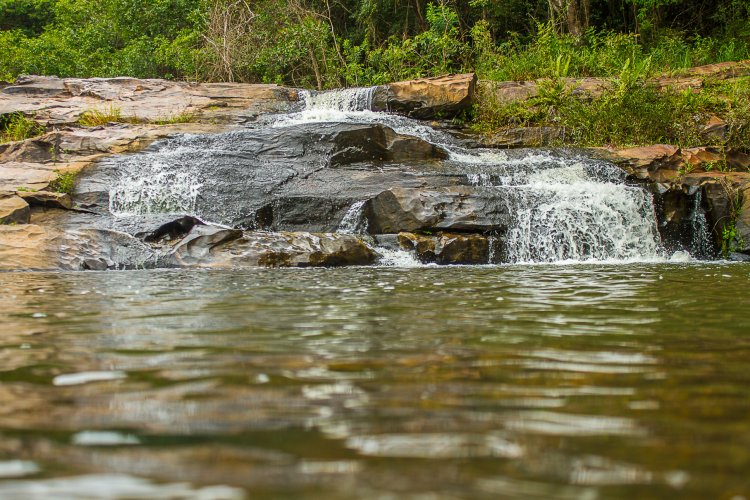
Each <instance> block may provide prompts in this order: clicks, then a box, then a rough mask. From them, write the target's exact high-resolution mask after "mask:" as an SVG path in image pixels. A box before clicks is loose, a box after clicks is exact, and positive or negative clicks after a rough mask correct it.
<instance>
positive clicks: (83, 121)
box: [78, 104, 140, 127]
mask: <svg viewBox="0 0 750 500" xmlns="http://www.w3.org/2000/svg"><path fill="white" fill-rule="evenodd" d="M78 123H79V124H80V125H81V126H83V127H98V126H100V125H106V124H108V123H140V120H139V119H138V118H137V117H136V116H123V114H122V109H121V108H119V107H118V106H115V105H114V104H110V106H109V107H108V108H106V109H89V110H86V111H84V112H83V114H82V115H81V117H80V118H79V119H78Z"/></svg>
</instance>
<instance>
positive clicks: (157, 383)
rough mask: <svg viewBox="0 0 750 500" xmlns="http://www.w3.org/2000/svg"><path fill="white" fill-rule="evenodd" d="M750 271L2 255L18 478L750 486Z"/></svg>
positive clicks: (204, 484)
mask: <svg viewBox="0 0 750 500" xmlns="http://www.w3.org/2000/svg"><path fill="white" fill-rule="evenodd" d="M749 277H750V266H747V265H740V264H736V265H720V264H709V265H706V264H703V265H685V264H670V265H664V264H661V265H639V266H638V267H636V266H526V267H520V266H519V267H513V266H509V267H460V268H459V267H454V268H450V267H449V268H440V269H434V268H416V269H396V268H366V269H365V268H363V269H338V270H322V269H308V270H255V271H242V272H232V271H206V272H202V271H190V272H181V271H143V272H141V271H129V272H106V273H69V274H40V273H12V274H0V285H1V286H0V298H1V299H2V304H3V307H2V310H0V318H1V320H2V325H3V326H2V336H1V337H0V437H2V439H0V478H4V480H3V481H4V482H0V497H2V498H54V497H55V496H57V497H59V498H70V497H71V496H75V495H76V494H78V493H80V492H87V493H88V494H89V495H91V497H93V498H153V497H158V496H168V497H170V498H216V499H220V498H221V499H223V498H241V497H242V496H243V495H247V496H251V497H253V498H255V497H269V498H278V497H289V498H300V497H308V498H380V497H393V496H409V497H413V496H418V495H420V494H424V495H427V496H429V498H494V497H498V496H500V497H507V498H576V499H578V498H592V499H593V498H635V497H637V498H651V497H673V496H680V497H682V498H707V497H712V498H716V497H726V498H731V497H733V496H736V495H746V496H747V495H748V494H750V483H749V482H748V479H747V471H748V470H750V420H748V415H749V414H750V383H749V382H750V372H749V371H748V370H747V366H748V362H750V319H748V315H747V309H748V306H749V305H750V301H749V300H748V299H747V298H746V295H745V294H746V290H747V285H748V278H749ZM34 495H37V497H34ZM170 495H171V496H170Z"/></svg>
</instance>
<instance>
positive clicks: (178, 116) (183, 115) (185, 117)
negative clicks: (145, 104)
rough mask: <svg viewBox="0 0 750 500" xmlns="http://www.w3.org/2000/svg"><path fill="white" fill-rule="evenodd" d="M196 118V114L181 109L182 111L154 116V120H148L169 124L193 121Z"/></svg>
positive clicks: (154, 122)
mask: <svg viewBox="0 0 750 500" xmlns="http://www.w3.org/2000/svg"><path fill="white" fill-rule="evenodd" d="M196 118H197V115H196V114H195V113H194V112H192V111H188V110H183V111H180V112H179V113H172V114H167V115H164V116H160V117H158V118H156V119H155V120H150V122H151V123H153V124H156V125H171V124H174V123H191V122H194V121H195V120H196Z"/></svg>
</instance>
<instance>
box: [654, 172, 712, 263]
mask: <svg viewBox="0 0 750 500" xmlns="http://www.w3.org/2000/svg"><path fill="white" fill-rule="evenodd" d="M652 192H653V195H654V210H655V211H656V219H657V221H658V229H659V234H660V235H661V240H662V244H663V245H664V248H665V250H666V251H667V252H668V253H673V252H676V251H686V252H689V253H690V255H693V256H695V257H700V258H709V257H713V256H714V255H715V245H714V244H713V242H712V238H711V235H710V231H711V228H710V227H709V223H708V220H707V219H706V217H705V210H706V204H705V202H704V197H703V191H702V189H701V188H700V187H698V186H685V185H679V184H654V185H652Z"/></svg>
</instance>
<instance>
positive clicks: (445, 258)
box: [398, 232, 494, 264]
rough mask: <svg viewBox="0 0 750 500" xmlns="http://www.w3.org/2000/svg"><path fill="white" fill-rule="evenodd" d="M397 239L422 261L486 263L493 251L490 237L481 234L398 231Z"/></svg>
mask: <svg viewBox="0 0 750 500" xmlns="http://www.w3.org/2000/svg"><path fill="white" fill-rule="evenodd" d="M398 241H399V244H400V245H401V247H402V248H404V249H406V250H410V251H412V252H414V254H415V255H416V256H417V258H418V259H419V260H420V261H421V262H424V263H430V262H434V263H437V264H487V263H489V262H490V256H491V255H492V254H493V253H494V252H493V250H494V249H492V248H491V245H492V242H491V241H490V238H488V237H486V236H484V235H482V234H460V233H446V232H439V233H437V234H435V235H425V234H415V233H399V235H398Z"/></svg>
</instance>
